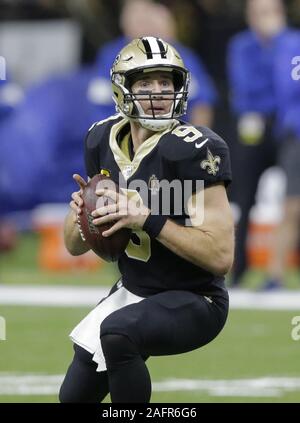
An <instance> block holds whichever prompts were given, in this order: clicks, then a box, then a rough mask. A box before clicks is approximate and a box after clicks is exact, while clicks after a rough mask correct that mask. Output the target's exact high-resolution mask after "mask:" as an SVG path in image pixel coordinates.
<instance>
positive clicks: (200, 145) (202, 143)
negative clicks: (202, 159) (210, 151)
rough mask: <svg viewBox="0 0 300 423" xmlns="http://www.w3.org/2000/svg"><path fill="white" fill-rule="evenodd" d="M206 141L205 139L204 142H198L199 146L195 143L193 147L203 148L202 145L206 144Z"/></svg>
mask: <svg viewBox="0 0 300 423" xmlns="http://www.w3.org/2000/svg"><path fill="white" fill-rule="evenodd" d="M207 141H208V138H206V140H204V141H202V142H200V144H198V143H197V142H195V147H196V148H201V147H203V146H204V144H206V143H207Z"/></svg>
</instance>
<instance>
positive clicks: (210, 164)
mask: <svg viewBox="0 0 300 423" xmlns="http://www.w3.org/2000/svg"><path fill="white" fill-rule="evenodd" d="M220 163H221V158H220V156H213V155H212V153H211V151H210V150H209V149H207V158H206V160H202V162H201V163H200V166H201V169H204V170H206V171H207V173H208V174H209V175H213V176H216V174H217V172H218V171H219V169H220V168H219V166H218V165H219V164H220Z"/></svg>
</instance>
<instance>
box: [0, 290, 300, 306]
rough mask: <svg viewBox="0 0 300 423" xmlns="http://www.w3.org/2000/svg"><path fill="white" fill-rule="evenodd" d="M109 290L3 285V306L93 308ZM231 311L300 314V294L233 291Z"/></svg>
mask: <svg viewBox="0 0 300 423" xmlns="http://www.w3.org/2000/svg"><path fill="white" fill-rule="evenodd" d="M109 289H110V288H109V287H92V286H89V287H84V286H82V287H78V286H34V285H1V284H0V304H3V305H20V306H21V305H26V306H50V307H51V306H53V307H93V306H95V305H96V304H97V303H98V302H99V301H100V299H101V298H103V297H104V296H105V295H107V293H108V291H109ZM230 307H231V309H250V310H254V309H256V310H299V311H300V291H277V292H252V291H245V290H238V289H234V290H232V291H230Z"/></svg>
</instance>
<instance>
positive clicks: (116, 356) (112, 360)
mask: <svg viewBox="0 0 300 423" xmlns="http://www.w3.org/2000/svg"><path fill="white" fill-rule="evenodd" d="M101 344H102V349H103V354H104V356H105V360H106V363H107V365H108V366H110V365H114V364H118V363H122V362H124V361H126V362H127V361H128V360H132V359H134V358H135V357H136V356H139V352H138V349H137V347H136V345H135V344H134V343H133V342H132V341H131V340H130V339H129V338H128V337H127V336H125V335H118V334H107V335H103V336H102V337H101Z"/></svg>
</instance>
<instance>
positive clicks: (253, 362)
mask: <svg viewBox="0 0 300 423" xmlns="http://www.w3.org/2000/svg"><path fill="white" fill-rule="evenodd" d="M86 311H87V309H85V308H77V309H71V308H69V309H67V308H50V307H49V308H45V307H44V308H40V307H12V306H11V307H8V306H5V307H3V306H1V315H2V316H4V317H5V318H6V322H7V340H6V341H1V342H0V357H1V361H0V380H1V375H3V373H6V374H11V375H16V374H17V375H26V374H27V375H31V376H32V375H38V374H43V375H60V374H63V373H64V372H65V370H66V368H67V365H68V363H69V361H70V359H71V357H72V347H71V342H70V341H69V340H68V337H67V335H68V333H69V331H70V330H71V329H72V327H73V326H74V324H76V323H77V322H78V321H79V320H80V319H81V318H82V317H83V316H84V315H85V313H86ZM295 314H297V313H296V312H292V311H291V312H271V311H268V312H263V311H237V310H235V311H231V313H230V316H229V320H228V322H227V325H226V328H225V329H224V331H223V332H222V334H221V335H220V336H219V337H218V338H217V339H216V340H215V341H214V342H212V343H211V344H209V345H208V346H206V347H204V348H201V349H199V350H197V351H194V352H191V353H188V354H184V355H180V356H172V357H163V358H161V357H159V358H157V357H155V358H151V359H149V361H148V366H149V369H150V372H151V375H152V380H153V381H154V382H160V381H165V380H167V379H193V380H200V381H201V380H209V381H211V380H225V381H230V380H233V379H235V380H243V379H257V378H262V377H285V378H300V368H299V352H300V341H293V340H292V338H291V319H292V317H293V316H294V315H295ZM45 384H47V383H46V382H45ZM253 395H254V394H253V391H252V393H251V395H250V396H247V393H246V396H240V395H232V394H230V396H227V395H225V394H224V393H223V394H222V395H220V396H219V395H218V396H216V394H215V392H213V393H209V392H207V390H206V391H203V390H199V389H193V390H187V389H182V388H179V390H178V391H174V392H172V391H166V392H154V393H153V396H152V401H153V402H154V401H155V402H203V401H205V402H232V401H234V402H264V401H267V402H269V401H271V402H298V401H299V398H300V386H298V387H297V388H296V389H290V390H285V389H279V392H276V395H273V393H272V392H271V394H270V393H269V394H268V392H267V391H265V392H263V395H266V396H262V394H261V393H260V395H257V396H253ZM108 400H109V398H108ZM40 401H42V402H56V401H57V396H56V395H43V396H42V395H35V396H32V395H30V396H29V395H22V396H18V395H2V396H0V402H40Z"/></svg>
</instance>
